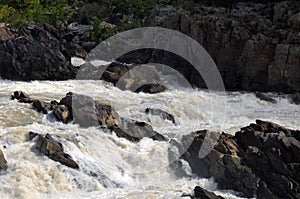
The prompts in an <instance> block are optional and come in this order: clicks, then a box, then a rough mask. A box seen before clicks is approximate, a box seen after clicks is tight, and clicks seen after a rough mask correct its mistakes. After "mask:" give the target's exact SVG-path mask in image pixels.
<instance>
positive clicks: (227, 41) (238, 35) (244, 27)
mask: <svg viewBox="0 0 300 199" xmlns="http://www.w3.org/2000/svg"><path fill="white" fill-rule="evenodd" d="M197 5H199V4H197ZM199 7H200V8H199V9H196V10H197V11H195V12H189V11H185V10H183V9H176V8H174V7H171V6H168V7H163V8H160V9H154V10H153V11H152V13H151V14H150V16H149V17H148V18H147V19H146V20H145V23H144V26H146V27H147V26H149V27H163V28H168V29H174V30H177V31H180V32H182V33H184V34H187V35H188V36H190V37H192V38H193V39H195V40H196V41H197V42H199V43H200V44H201V45H202V46H203V47H204V48H205V49H206V51H207V52H208V53H209V54H210V55H211V57H212V59H213V60H214V61H215V63H216V65H217V66H218V69H219V71H220V74H221V76H222V78H223V80H224V84H225V87H226V89H229V90H247V91H263V92H266V91H274V92H285V93H292V92H295V91H297V92H298V91H300V81H299V79H300V72H299V68H300V67H299V66H300V62H299V56H300V53H299V49H300V47H299V45H295V44H294V42H295V39H296V35H297V33H298V32H299V27H298V24H299V23H297V22H298V21H299V12H300V10H299V6H298V5H297V4H296V3H295V1H286V2H277V3H273V4H260V3H253V2H250V3H249V2H239V3H237V4H235V5H233V7H232V9H231V11H230V12H229V13H228V12H227V11H226V9H224V8H221V7H220V8H212V7H207V6H204V5H202V6H201V5H200V6H199ZM141 54H142V55H141ZM137 57H142V58H139V59H137ZM119 60H120V61H122V62H126V63H139V64H141V63H161V64H164V65H168V66H170V67H172V68H174V69H176V70H177V71H178V72H180V73H181V74H182V75H183V76H184V77H185V78H186V79H187V80H188V81H189V83H190V84H191V85H192V86H197V87H201V88H206V84H205V83H204V82H203V79H202V78H201V77H200V75H197V74H198V73H197V71H195V69H194V66H192V65H191V64H189V63H188V62H186V61H184V60H181V59H180V58H178V57H177V56H176V55H170V54H169V53H167V52H161V51H159V50H152V51H151V50H149V49H147V50H144V51H143V52H142V53H141V51H133V52H130V53H128V54H127V55H124V56H121V57H120V58H119Z"/></svg>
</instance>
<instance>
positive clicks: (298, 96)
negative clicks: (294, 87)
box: [291, 93, 300, 104]
mask: <svg viewBox="0 0 300 199" xmlns="http://www.w3.org/2000/svg"><path fill="white" fill-rule="evenodd" d="M291 100H292V102H293V103H294V104H300V93H295V94H292V97H291Z"/></svg>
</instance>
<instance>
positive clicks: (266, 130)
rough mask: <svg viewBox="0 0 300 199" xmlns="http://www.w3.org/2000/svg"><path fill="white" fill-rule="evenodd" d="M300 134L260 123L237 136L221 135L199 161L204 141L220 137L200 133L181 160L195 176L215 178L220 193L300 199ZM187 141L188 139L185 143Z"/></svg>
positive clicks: (258, 121) (276, 125) (245, 128)
mask: <svg viewBox="0 0 300 199" xmlns="http://www.w3.org/2000/svg"><path fill="white" fill-rule="evenodd" d="M299 133H300V132H299V131H294V130H290V129H286V128H284V127H282V126H280V125H278V124H274V123H271V122H265V121H261V120H257V121H256V123H255V124H250V125H249V126H247V127H244V128H242V129H241V131H239V132H237V133H236V135H235V136H232V135H228V134H225V133H222V134H220V138H219V140H218V141H217V142H216V143H215V144H214V148H213V149H212V150H211V151H210V152H209V153H208V155H207V156H205V157H204V158H199V150H200V148H201V147H202V145H203V141H204V138H205V137H206V136H208V138H209V139H208V140H206V141H207V142H210V141H211V139H210V137H214V136H216V135H217V134H216V133H214V132H209V131H206V130H203V131H197V132H195V133H193V134H192V136H193V137H194V141H193V142H192V144H191V145H190V147H189V148H188V150H187V151H186V152H185V153H184V154H183V156H182V158H184V159H185V160H187V161H188V162H189V164H190V166H191V168H192V171H193V173H196V174H198V175H199V176H200V177H206V178H209V177H214V178H215V180H216V182H217V183H218V186H219V188H221V189H232V190H235V191H238V192H241V193H243V194H244V196H245V197H257V198H297V197H298V196H299V194H298V193H299V191H300V180H299V179H300V172H299V171H300V170H299V165H300V155H299V154H300V141H299V137H300V135H299ZM212 135H213V136H212ZM185 139H188V137H184V138H183V141H184V140H185ZM204 146H205V145H204Z"/></svg>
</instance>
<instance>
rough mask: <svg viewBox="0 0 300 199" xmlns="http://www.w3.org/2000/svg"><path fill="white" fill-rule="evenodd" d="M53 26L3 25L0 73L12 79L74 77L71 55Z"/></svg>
mask: <svg viewBox="0 0 300 199" xmlns="http://www.w3.org/2000/svg"><path fill="white" fill-rule="evenodd" d="M49 27H50V26H49V25H44V26H41V25H36V24H29V25H28V26H27V27H25V28H22V29H14V28H10V27H8V26H4V27H0V76H1V77H2V78H4V79H10V80H25V81H28V80H65V79H73V78H75V76H76V72H77V69H76V68H75V67H73V66H72V65H71V63H70V61H71V57H70V56H71V54H70V53H69V52H68V49H67V48H66V47H65V46H64V44H63V42H62V41H61V40H60V38H59V37H58V35H57V34H58V33H57V32H56V30H55V29H54V28H53V29H54V30H53V29H51V28H49Z"/></svg>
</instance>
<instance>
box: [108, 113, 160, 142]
mask: <svg viewBox="0 0 300 199" xmlns="http://www.w3.org/2000/svg"><path fill="white" fill-rule="evenodd" d="M111 130H113V131H114V132H115V133H116V135H117V136H118V137H123V138H126V139H128V140H130V141H133V142H136V141H140V140H141V139H143V138H145V137H148V138H152V139H153V140H157V141H166V138H165V137H164V136H163V135H161V134H159V133H158V132H156V131H154V130H153V128H152V126H151V125H149V124H147V123H145V122H138V121H134V120H130V119H122V123H121V125H120V126H114V127H112V128H111Z"/></svg>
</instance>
